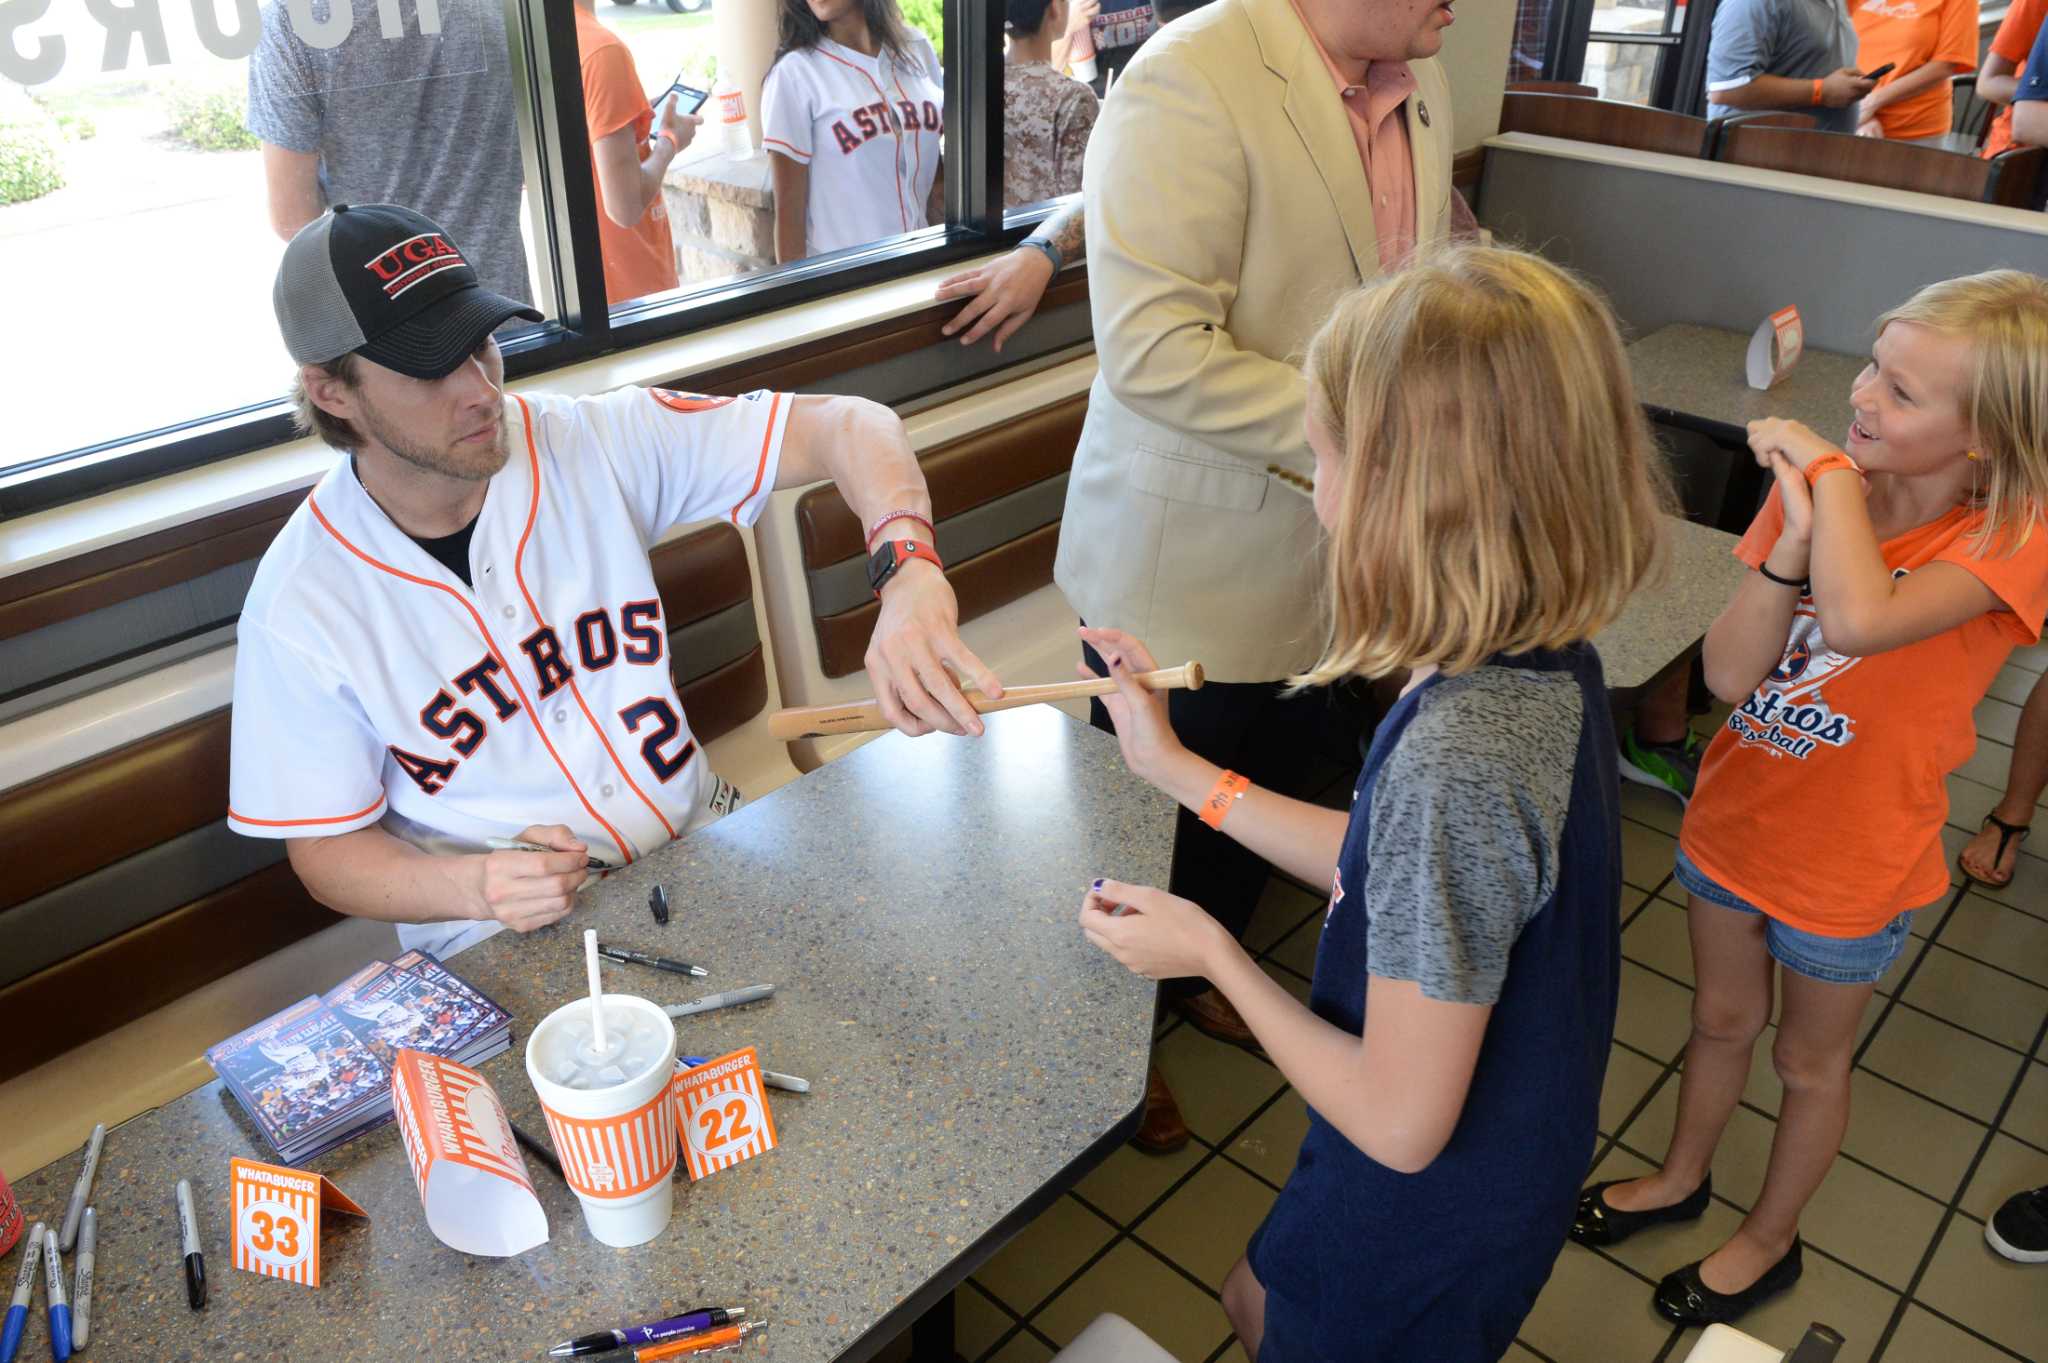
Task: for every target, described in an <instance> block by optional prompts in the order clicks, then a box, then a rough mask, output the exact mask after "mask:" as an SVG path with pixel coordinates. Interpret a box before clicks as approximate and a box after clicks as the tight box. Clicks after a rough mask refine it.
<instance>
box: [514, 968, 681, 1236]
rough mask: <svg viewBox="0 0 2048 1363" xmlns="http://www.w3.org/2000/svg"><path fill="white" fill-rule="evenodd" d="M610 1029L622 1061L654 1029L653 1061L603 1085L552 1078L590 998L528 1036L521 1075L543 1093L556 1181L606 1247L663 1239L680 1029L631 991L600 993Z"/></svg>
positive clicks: (567, 1056) (571, 1052)
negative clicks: (633, 1041)
mask: <svg viewBox="0 0 2048 1363" xmlns="http://www.w3.org/2000/svg"><path fill="white" fill-rule="evenodd" d="M604 1016H605V1026H606V1029H607V1031H616V1032H619V1033H622V1034H624V1035H622V1036H621V1037H620V1038H619V1042H620V1044H619V1045H618V1046H617V1047H616V1048H615V1049H618V1050H619V1051H620V1053H621V1054H622V1055H623V1054H624V1052H625V1046H624V1044H623V1043H624V1042H625V1040H626V1038H627V1037H628V1036H630V1035H633V1034H642V1033H644V1032H645V1031H647V1030H652V1031H653V1032H654V1034H655V1036H656V1037H657V1044H656V1045H655V1047H654V1051H655V1054H654V1056H653V1058H652V1060H651V1061H650V1062H649V1063H647V1064H646V1065H645V1066H644V1067H643V1066H635V1067H634V1068H633V1069H632V1071H631V1072H630V1073H626V1074H625V1077H624V1079H623V1081H621V1082H619V1083H615V1084H611V1085H609V1086H608V1087H604V1088H576V1087H572V1086H570V1085H568V1084H564V1083H558V1082H557V1081H556V1079H555V1078H554V1077H552V1076H555V1075H560V1074H562V1073H564V1069H563V1066H564V1063H565V1062H568V1061H571V1060H573V1057H574V1056H575V1053H576V1049H577V1037H578V1034H579V1033H584V1034H587V1031H588V1024H589V1019H590V1000H589V999H587V998H582V999H578V1000H576V1001H575V1002H574V1003H566V1004H563V1005H562V1006H561V1007H560V1008H557V1009H556V1010H555V1011H554V1012H552V1013H550V1014H548V1015H547V1017H545V1018H543V1019H542V1020H541V1024H540V1025H539V1026H538V1027H535V1028H534V1029H533V1034H532V1035H531V1036H529V1037H527V1039H526V1077H527V1079H528V1080H529V1081H530V1082H531V1083H532V1084H533V1091H534V1092H535V1093H536V1094H538V1095H539V1097H540V1106H541V1115H542V1116H543V1117H545V1118H546V1119H547V1124H548V1135H549V1137H550V1138H551V1139H552V1140H553V1143H554V1147H555V1154H556V1156H557V1157H558V1158H559V1159H560V1160H561V1162H562V1176H563V1178H564V1179H565V1180H566V1181H567V1182H568V1184H569V1187H570V1188H571V1189H572V1190H573V1191H574V1192H575V1194H576V1198H577V1200H578V1201H579V1202H581V1203H582V1204H583V1220H584V1223H585V1224H586V1225H588V1226H589V1227H590V1233H591V1235H593V1236H595V1237H596V1238H597V1239H598V1240H600V1241H602V1242H603V1243H605V1244H607V1245H615V1246H619V1247H622V1248H623V1247H625V1246H628V1245H641V1244H645V1243H646V1242H647V1241H649V1240H652V1239H653V1238H654V1237H655V1236H657V1235H659V1234H661V1232H662V1230H663V1229H664V1228H665V1227H666V1226H667V1225H668V1219H669V1215H670V1213H671V1212H673V1210H674V1209H675V1182H674V1179H675V1171H676V1157H677V1151H678V1146H677V1143H676V1118H675V1105H674V1104H673V1103H672V1102H671V1101H670V1097H669V1084H670V1081H671V1079H672V1078H673V1077H674V1074H675V1062H676V1028H675V1024H674V1023H673V1022H671V1021H670V1020H669V1017H668V1014H666V1013H664V1012H662V1010H661V1008H660V1007H659V1006H658V1005H656V1004H653V1003H649V1002H648V1001H647V1000H646V999H643V998H637V997H635V996H634V995H631V994H606V995H605V996H604Z"/></svg>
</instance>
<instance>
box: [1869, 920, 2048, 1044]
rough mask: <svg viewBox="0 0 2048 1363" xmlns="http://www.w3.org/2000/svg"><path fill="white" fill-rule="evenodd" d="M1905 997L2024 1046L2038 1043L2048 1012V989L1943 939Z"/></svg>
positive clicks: (1993, 1036)
mask: <svg viewBox="0 0 2048 1363" xmlns="http://www.w3.org/2000/svg"><path fill="white" fill-rule="evenodd" d="M1901 997H1902V998H1903V999H1904V1000H1905V1001H1906V1002H1907V1003H1910V1004H1912V1005H1913V1006H1914V1007H1915V1008H1918V1009H1920V1010H1921V1011H1922V1012H1925V1013H1932V1014H1934V1015H1935V1016H1936V1017H1938V1018H1940V1019H1942V1020H1943V1021H1944V1022H1953V1023H1955V1024H1956V1025H1957V1026H1959V1027H1965V1028H1968V1029H1969V1030H1970V1031H1973V1032H1975V1033H1977V1034H1978V1035H1979V1036H1988V1037H1990V1038H1991V1039H1992V1040H1993V1041H2002V1042H2004V1043H2005V1044H2006V1045H2008V1046H2011V1047H2013V1048H2014V1049H2016V1050H2022V1051H2023V1050H2026V1049H2027V1048H2028V1047H2030V1046H2032V1045H2033V1044H2034V1036H2035V1034H2036V1033H2037V1032H2039V1031H2040V1030H2041V1019H2042V1018H2043V1017H2048V989H2043V988H2042V987H2041V986H2040V985H2037V984H2029V983H2027V982H2026V981H2025V980H2018V979H2014V978H2013V977H2012V976H2011V975H2008V974H2006V973H2005V972H2004V971H2002V970H1993V969H1992V968H1991V967H1990V966H1988V965H1981V964H1979V963H1978V962H1976V961H1973V960H1971V959H1970V958H1969V957H1967V956H1960V955H1958V954H1956V953H1955V952H1953V951H1949V950H1947V949H1945V948H1943V947H1941V946H1940V945H1938V944H1937V945H1935V946H1930V947H1928V948H1927V954H1926V955H1925V956H1924V957H1922V958H1921V961H1920V968H1919V969H1918V970H1916V971H1915V972H1914V973H1913V983H1912V984H1911V985H1910V986H1908V987H1907V989H1906V992H1905V993H1904V994H1903V995H1901Z"/></svg>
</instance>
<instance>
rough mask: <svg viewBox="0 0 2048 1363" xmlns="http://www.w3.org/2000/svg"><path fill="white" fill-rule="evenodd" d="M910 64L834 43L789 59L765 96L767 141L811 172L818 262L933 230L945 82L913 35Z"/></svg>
mask: <svg viewBox="0 0 2048 1363" xmlns="http://www.w3.org/2000/svg"><path fill="white" fill-rule="evenodd" d="M912 37H913V38H914V39H915V45H914V47H913V49H912V60H909V61H905V60H904V59H902V58H900V57H897V56H895V55H893V54H892V53H890V52H889V51H888V50H887V49H884V50H883V51H882V52H881V53H880V55H878V56H873V57H864V56H862V55H861V54H860V53H858V52H856V51H854V50H853V49H852V48H850V47H842V46H841V45H840V44H838V43H835V42H833V41H832V40H831V39H830V38H826V39H823V40H821V41H820V42H819V44H818V46H816V47H814V48H810V49H808V50H804V51H797V52H788V53H784V54H783V55H782V56H781V57H779V58H777V59H776V62H775V65H774V66H773V67H771V68H769V71H768V80H767V82H766V83H765V84H764V85H763V86H762V87H761V141H762V143H763V144H764V145H765V146H766V147H767V148H768V150H769V151H772V152H777V153H779V154H781V155H783V156H787V157H789V158H790V159H791V160H793V161H796V162H798V163H800V164H802V165H805V166H808V167H810V171H811V185H810V200H809V206H808V208H807V210H806V213H805V222H804V238H805V240H806V242H807V243H808V244H809V247H810V253H811V254H812V255H823V254H824V253H825V252H827V251H838V250H841V249H843V248H845V247H848V246H863V245H866V244H867V243H868V242H871V241H877V240H879V239H881V238H883V237H893V236H895V235H896V234H897V233H899V232H915V231H916V230H917V229H919V228H920V227H924V226H926V225H927V223H926V215H925V203H926V200H927V199H928V198H929V196H930V194H931V191H932V181H933V180H934V179H935V178H937V176H938V173H939V150H940V138H941V134H942V133H943V131H944V121H943V115H944V113H945V108H946V81H945V74H944V72H943V70H942V69H941V67H940V66H939V55H938V53H936V52H934V51H933V50H932V44H931V40H930V39H929V38H926V37H925V36H924V35H923V34H922V33H917V32H915V31H913V33H912Z"/></svg>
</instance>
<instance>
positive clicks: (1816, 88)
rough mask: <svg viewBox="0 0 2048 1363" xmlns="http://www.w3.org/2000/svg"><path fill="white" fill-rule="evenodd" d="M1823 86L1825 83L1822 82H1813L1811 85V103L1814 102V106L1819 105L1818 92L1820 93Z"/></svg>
mask: <svg viewBox="0 0 2048 1363" xmlns="http://www.w3.org/2000/svg"><path fill="white" fill-rule="evenodd" d="M1823 84H1825V82H1823V81H1815V82H1814V83H1813V102H1814V103H1815V104H1816V105H1818V104H1819V103H1820V92H1821V86H1822V85H1823Z"/></svg>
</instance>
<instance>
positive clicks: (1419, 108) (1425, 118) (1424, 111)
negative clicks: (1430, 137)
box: [1415, 99, 1429, 128]
mask: <svg viewBox="0 0 2048 1363" xmlns="http://www.w3.org/2000/svg"><path fill="white" fill-rule="evenodd" d="M1415 116H1416V117H1417V118H1419V119H1421V120H1422V126H1423V127H1425V128H1427V127H1428V126H1429V105H1428V104H1426V103H1424V102H1423V101H1422V100H1419V99H1418V100H1416V101H1415Z"/></svg>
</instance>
